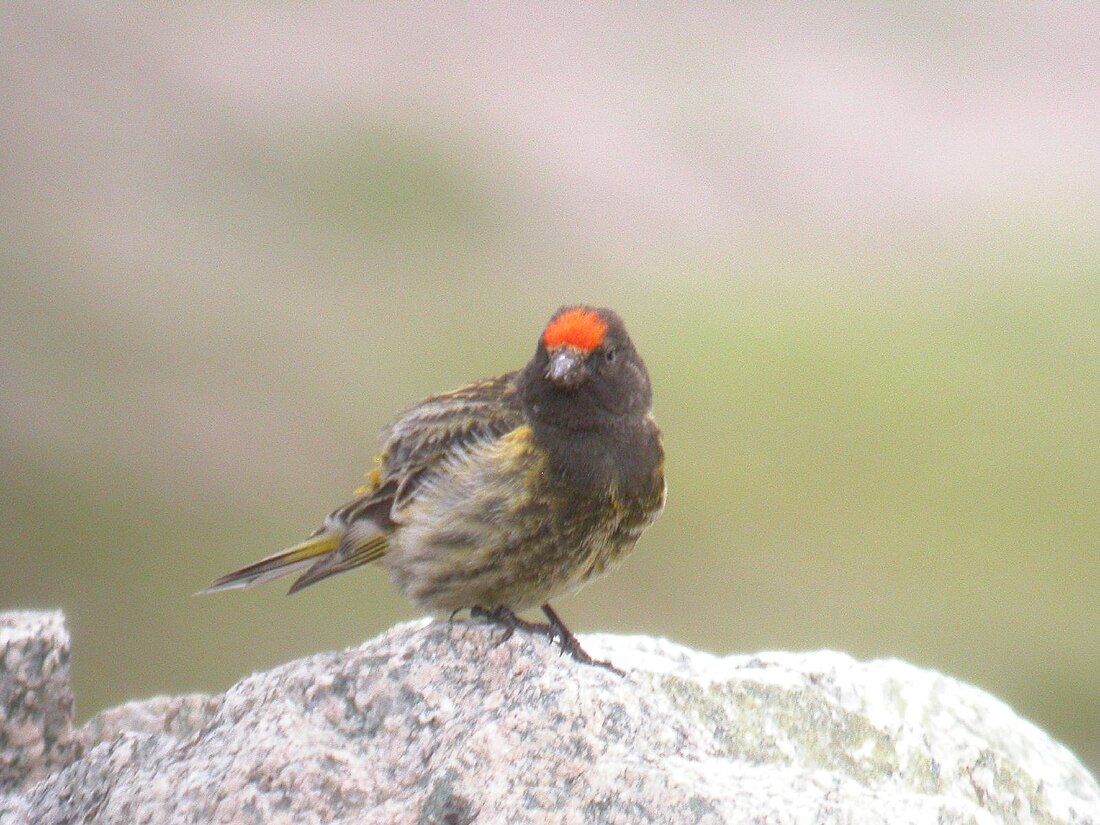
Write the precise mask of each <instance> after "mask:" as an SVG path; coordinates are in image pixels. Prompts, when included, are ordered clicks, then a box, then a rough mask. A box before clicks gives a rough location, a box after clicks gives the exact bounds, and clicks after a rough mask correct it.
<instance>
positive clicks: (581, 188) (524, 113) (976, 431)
mask: <svg viewBox="0 0 1100 825" xmlns="http://www.w3.org/2000/svg"><path fill="white" fill-rule="evenodd" d="M827 8H828V10H826V7H822V8H821V9H816V8H815V9H814V10H807V9H806V8H803V7H801V6H800V5H782V4H780V5H774V4H759V5H755V4H752V5H744V6H739V7H738V8H736V9H733V8H730V7H728V6H726V5H717V6H714V7H710V8H695V7H692V9H691V10H690V11H688V10H687V9H686V7H685V8H683V9H681V8H680V7H679V6H676V5H671V4H670V5H666V6H660V5H657V6H647V11H646V12H645V13H641V12H633V11H626V10H622V9H616V8H614V7H611V6H599V5H589V6H586V7H585V8H583V9H575V10H574V11H572V12H570V13H564V12H560V11H558V12H552V11H550V10H548V9H546V8H543V7H521V6H513V5H507V4H488V5H478V6H477V8H476V9H475V8H465V9H462V10H461V11H458V10H453V9H452V10H450V11H441V10H438V9H437V10H432V9H430V8H427V7H424V6H419V7H415V8H414V7H412V6H408V7H398V6H393V5H389V4H382V5H378V6H374V7H371V8H360V7H359V6H358V5H354V4H339V5H330V4H308V5H302V4H296V3H295V4H275V3H270V4H244V5H241V6H237V5H229V4H226V5H220V4H209V3H196V4H187V5H185V6H182V7H169V8H158V9H157V10H155V11H153V10H150V9H147V8H146V7H144V6H139V5H133V6H131V7H129V8H127V7H117V6H116V7H111V9H105V8H98V7H96V6H93V5H87V4H64V5H61V6H59V7H50V6H34V5H19V6H17V5H15V4H8V5H5V7H4V9H3V10H2V11H0V67H2V71H3V77H2V78H0V79H2V81H3V82H2V83H0V104H2V106H0V108H2V111H3V112H4V113H5V114H4V116H3V120H2V121H0V140H2V143H0V210H2V215H0V217H2V220H0V435H2V443H0V481H2V484H3V492H2V494H0V519H2V523H3V527H4V529H3V531H2V533H0V559H2V567H0V609H7V608H12V607H34V608H52V607H60V608H63V609H64V610H65V612H66V613H67V615H68V619H69V623H70V627H71V630H72V633H73V637H74V659H73V663H74V664H73V667H74V678H75V682H76V692H77V700H78V712H79V714H80V716H81V718H87V717H88V716H90V715H91V714H93V713H95V712H96V711H98V710H100V709H102V708H103V707H105V706H108V705H110V704H114V703H118V702H121V701H124V700H127V699H133V698H138V697H142V696H146V695H149V694H154V693H178V692H184V691H198V690H202V691H216V690H220V689H224V688H226V687H227V686H229V685H230V684H232V683H233V682H234V681H235V680H236V679H238V678H239V677H241V676H243V675H245V674H247V673H249V672H251V671H253V670H256V669H261V668H268V667H271V666H273V665H275V664H277V663H279V662H283V661H285V660H287V659H290V658H292V657H296V656H301V655H303V654H306V653H310V652H313V651H319V650H324V649H328V648H333V647H340V646H346V645H353V644H357V643H358V642H360V641H362V640H363V639H365V638H368V637H371V636H373V635H376V634H378V633H380V632H381V631H383V630H385V629H386V628H387V627H389V626H390V625H391V624H392V623H394V622H396V621H399V620H403V619H409V618H413V617H414V616H415V615H416V613H415V611H414V610H413V609H412V608H411V607H410V606H409V605H407V604H406V603H405V602H404V601H403V600H402V599H401V597H400V596H399V595H398V594H397V593H396V592H395V591H394V590H393V588H392V587H391V586H390V585H389V583H388V582H387V581H386V580H385V576H384V575H383V574H382V573H381V572H380V571H375V570H370V571H364V572H362V573H358V574H353V575H351V576H346V577H342V578H341V579H338V580H334V581H332V582H331V583H326V584H325V585H323V586H320V587H317V588H311V589H310V590H308V591H306V592H303V593H302V594H301V595H298V596H295V597H294V598H293V599H287V598H285V597H284V596H283V593H284V592H285V588H284V587H282V585H281V584H277V585H270V586H267V587H264V588H261V589H257V590H253V591H248V592H245V593H236V594H228V595H222V596H218V597H210V598H203V599H201V600H200V599H196V598H193V597H192V596H191V593H192V592H193V591H195V590H196V589H198V588H200V587H203V586H205V585H206V584H207V583H209V581H210V580H211V579H212V578H214V577H215V576H216V575H218V574H221V573H224V572H226V571H228V570H230V569H232V568H235V567H237V566H239V565H241V564H243V563H245V562H249V561H252V560H254V559H256V558H258V557H260V556H263V555H266V554H268V553H270V552H272V551H274V550H276V549H279V548H281V547H283V546H285V545H287V544H289V543H293V542H295V541H297V540H299V539H300V538H301V537H303V536H305V535H306V534H308V533H309V532H310V531H311V530H312V529H313V528H314V527H315V526H316V525H317V524H318V523H319V520H320V519H321V518H322V517H323V515H324V514H325V513H326V512H328V510H329V509H330V508H331V507H333V506H335V505H337V504H339V503H340V502H341V501H343V500H344V498H345V496H346V495H347V494H348V493H349V492H350V491H351V490H352V488H354V487H355V486H356V485H357V483H358V481H359V479H360V477H361V475H362V473H363V472H364V471H365V469H367V468H368V466H369V462H370V459H371V456H372V455H373V450H374V447H375V437H376V433H377V431H378V429H379V428H380V427H381V426H382V425H384V424H385V423H386V422H387V421H388V420H389V419H390V417H391V416H393V415H394V414H395V413H396V412H397V411H398V410H400V409H402V408H403V407H405V406H406V405H408V404H410V403H412V402H413V401H416V400H417V399H419V398H420V397H422V396H423V395H425V394H427V393H429V392H433V391H441V390H444V389H449V388H451V387H454V386H456V385H458V384H460V383H462V382H464V381H467V380H471V379H474V378H478V377H483V376H488V375H492V374H495V373H498V372H501V371H504V370H508V369H512V368H515V367H518V366H519V365H521V364H522V363H523V362H524V361H525V360H526V359H527V358H528V357H529V355H530V353H531V352H532V351H533V348H534V345H535V339H536V336H537V335H538V332H539V330H540V329H541V327H542V325H543V324H544V322H545V320H546V318H547V317H548V316H549V314H550V312H552V311H553V310H554V309H555V308H556V307H557V306H558V305H560V304H562V303H567V302H578V301H584V302H592V303H598V304H608V305H611V306H614V307H616V308H617V309H618V310H619V311H620V312H621V314H622V315H623V316H624V318H625V319H626V321H627V323H628V325H629V328H630V330H631V332H632V334H633V337H634V339H635V341H636V343H637V345H638V347H639V349H640V350H641V351H642V353H643V354H644V356H645V357H646V359H647V361H648V364H649V366H650V370H651V372H652V375H653V380H654V386H655V393H656V414H657V416H658V419H659V421H660V422H661V424H662V426H663V428H664V431H665V439H666V440H665V444H666V449H667V452H668V482H669V501H668V507H667V509H666V511H665V515H664V516H663V517H662V519H661V520H660V521H659V522H658V523H657V524H656V525H655V526H654V527H653V528H652V529H651V530H650V531H649V532H648V533H647V534H646V535H645V537H644V538H643V540H642V541H641V543H640V545H639V547H638V549H637V551H636V553H635V554H634V555H633V556H632V557H631V558H630V559H629V560H628V561H627V563H626V564H625V565H624V566H623V568H622V569H621V570H620V571H619V572H618V573H617V574H615V575H613V576H611V577H609V578H607V579H605V580H602V581H600V582H599V583H596V584H594V585H592V586H590V587H588V588H587V589H585V590H584V591H583V592H582V593H581V594H579V595H578V596H576V597H574V598H563V599H561V600H560V601H559V602H558V604H557V606H558V608H559V610H560V611H561V612H562V614H563V615H564V616H565V617H566V618H567V620H568V621H569V622H570V623H571V625H572V626H573V627H574V628H575V629H577V630H579V631H597V630H599V631H614V632H620V633H648V634H657V635H664V636H668V637H670V638H672V639H675V640H677V641H680V642H683V643H686V644H689V645H693V646H696V647H700V648H704V649H707V650H711V651H715V652H718V653H727V652H735V651H754V650H758V649H765V648H782V649H813V648H838V649H841V650H845V651H848V652H850V653H852V654H853V655H855V656H858V657H880V656H897V657H901V658H904V659H908V660H910V661H913V662H916V663H918V664H921V665H926V666H929V667H934V668H938V669H940V670H942V671H945V672H947V673H949V674H952V675H954V676H957V677H960V678H962V679H965V680H968V681H971V682H974V683H976V684H978V685H980V686H982V687H984V688H987V689H989V690H991V691H993V692H994V693H996V694H997V695H999V696H1001V697H1003V698H1004V699H1005V700H1006V701H1008V702H1009V703H1010V704H1012V705H1013V706H1014V707H1015V708H1017V709H1018V710H1019V711H1020V712H1021V713H1023V714H1024V715H1026V716H1028V717H1029V718H1031V719H1033V720H1034V721H1035V722H1037V723H1038V724H1039V725H1041V726H1042V727H1044V728H1046V729H1047V730H1049V731H1051V732H1052V733H1053V734H1054V735H1056V736H1057V737H1059V738H1060V739H1061V740H1063V741H1065V742H1066V743H1067V744H1069V745H1070V746H1071V747H1072V748H1073V749H1074V750H1075V751H1076V752H1077V753H1078V754H1079V755H1080V756H1081V757H1082V758H1083V759H1085V760H1086V762H1088V763H1089V764H1090V765H1091V766H1092V768H1093V769H1094V770H1095V769H1096V768H1097V767H1098V766H1100V704H1098V702H1097V700H1096V697H1097V696H1098V695H1100V655H1098V652H1097V641H1098V629H1100V598H1097V590H1098V586H1100V547H1098V543H1100V325H1098V323H1097V320H1098V318H1100V231H1098V230H1100V99H1098V95H1097V89H1100V59H1097V58H1098V56H1100V55H1098V52H1100V46H1098V45H1097V42H1096V39H1095V36H1094V33H1095V31H1097V30H1098V27H1100V12H1098V7H1097V6H1095V5H1093V4H1080V5H1079V6H1073V5H1067V6H1061V7H1059V10H1058V11H1051V10H1050V9H1049V8H1048V9H1047V10H1046V11H1043V10H1040V9H1035V10H1031V11H1023V10H1021V9H1020V8H1018V7H1017V8H1016V10H1015V11H1011V10H1009V9H1006V8H1004V7H1002V6H1001V5H1000V4H995V3H992V2H989V3H978V4H967V5H966V7H965V8H966V10H965V11H960V10H957V9H956V8H955V7H954V6H953V5H952V4H939V3H924V4H915V5H909V6H906V7H905V10H904V11H902V10H900V9H898V8H895V7H894V6H893V5H891V4H882V5H879V6H875V5H867V4H852V5H851V6H841V5H831V6H829V7H827Z"/></svg>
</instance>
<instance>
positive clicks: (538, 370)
mask: <svg viewBox="0 0 1100 825" xmlns="http://www.w3.org/2000/svg"><path fill="white" fill-rule="evenodd" d="M524 381H525V383H526V384H527V385H528V386H527V389H528V395H529V397H530V398H532V400H535V401H538V402H540V405H539V406H540V408H543V409H546V410H547V411H548V412H550V411H552V412H553V415H554V416H555V417H564V418H566V419H570V420H573V421H574V422H575V423H580V422H587V421H588V419H589V418H591V417H592V416H593V415H595V416H597V417H599V416H604V417H606V416H617V415H622V414H628V413H643V414H644V413H646V412H648V411H649V407H650V404H651V403H652V393H651V390H650V385H649V373H648V372H647V371H646V368H645V364H644V363H643V362H642V359H641V356H639V355H638V352H637V351H636V350H635V349H634V344H633V343H632V342H631V340H630V336H629V335H627V332H626V327H625V326H624V325H623V321H622V319H621V318H620V317H619V316H618V315H617V314H616V313H615V312H614V311H612V310H610V309H603V308H596V307H589V306H567V307H562V308H561V309H559V310H558V311H557V312H556V313H554V316H553V317H552V318H551V319H550V322H549V323H548V324H547V325H546V329H545V330H543V333H542V336H541V337H540V338H539V343H538V348H537V349H536V350H535V356H534V358H532V359H531V363H530V364H528V366H527V370H525V373H524ZM563 423H564V422H563Z"/></svg>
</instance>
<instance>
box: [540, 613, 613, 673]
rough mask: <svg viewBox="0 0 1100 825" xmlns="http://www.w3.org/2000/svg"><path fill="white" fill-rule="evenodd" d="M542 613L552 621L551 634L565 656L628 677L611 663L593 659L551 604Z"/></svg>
mask: <svg viewBox="0 0 1100 825" xmlns="http://www.w3.org/2000/svg"><path fill="white" fill-rule="evenodd" d="M542 612H543V613H545V614H546V618H547V619H549V620H550V625H549V627H550V632H551V634H552V635H553V636H555V637H557V640H558V645H559V647H560V648H561V652H562V653H563V654H565V653H568V654H569V655H570V656H572V657H573V660H574V661H577V662H580V663H581V664H582V665H594V666H596V667H602V668H605V669H607V670H610V671H611V672H612V673H617V674H618V675H619V676H626V674H625V673H623V672H622V671H621V670H619V669H618V668H617V667H615V666H614V665H613V664H611V662H605V661H603V660H601V659H593V658H592V657H591V656H589V655H588V653H587V652H586V651H585V649H584V648H583V647H581V643H580V642H579V641H578V640H577V637H576V636H574V635H573V631H571V630H570V629H569V628H568V627H566V626H565V622H563V621H562V620H561V617H560V616H559V615H558V614H557V612H556V611H555V610H554V608H552V607H551V606H550V605H549V604H544V605H543V606H542Z"/></svg>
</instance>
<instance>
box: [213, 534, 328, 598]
mask: <svg viewBox="0 0 1100 825" xmlns="http://www.w3.org/2000/svg"><path fill="white" fill-rule="evenodd" d="M341 538H343V531H342V530H340V531H332V532H329V531H323V532H319V533H318V534H317V535H315V536H311V537H310V538H308V539H306V540H305V541H303V542H302V543H301V544H296V545H294V546H293V547H288V548H287V549H286V550H281V551H279V552H278V553H275V554H273V555H270V556H268V557H267V558H264V559H260V560H259V561H256V562H253V563H252V564H249V565H246V566H244V567H242V568H241V569H240V570H234V571H233V572H232V573H226V574H225V575H224V576H222V577H220V578H218V579H215V580H214V583H213V584H211V585H210V586H209V587H207V588H206V589H205V590H200V591H199V592H198V593H196V594H195V595H196V596H205V595H206V594H208V593H218V592H220V591H222V590H239V589H243V588H245V587H252V586H253V585H256V584H262V583H263V582H269V581H273V580H275V579H281V578H282V577H283V576H289V575H291V574H292V573H297V572H298V571H299V570H302V569H303V568H306V567H311V566H312V565H314V564H316V562H317V560H318V559H319V557H320V559H323V558H324V557H327V556H330V555H331V554H332V553H333V552H334V551H335V550H336V548H337V547H339V546H340V540H341Z"/></svg>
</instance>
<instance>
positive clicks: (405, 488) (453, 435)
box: [378, 373, 523, 520]
mask: <svg viewBox="0 0 1100 825" xmlns="http://www.w3.org/2000/svg"><path fill="white" fill-rule="evenodd" d="M514 376H515V373H508V374H507V375H502V376H499V377H497V378H492V379H489V380H487V381H480V382H478V383H476V384H469V385H467V386H465V387H461V388H459V389H457V390H454V391H452V392H448V393H443V394H442V395H433V396H431V397H430V398H426V399H425V400H423V401H421V402H420V403H419V404H417V405H416V406H414V407H410V408H409V409H408V410H406V411H405V412H404V413H403V414H402V415H401V416H400V417H398V419H397V420H396V421H394V423H393V424H391V425H390V426H389V428H388V429H387V430H386V431H385V433H384V435H383V444H382V453H381V456H380V467H379V471H380V472H379V478H378V490H379V492H382V491H386V492H385V495H387V496H392V503H391V510H392V512H393V514H394V516H395V518H396V517H397V514H398V513H399V512H400V510H401V509H402V507H403V505H404V504H406V503H407V502H408V501H410V500H411V499H412V498H413V497H415V495H416V492H417V490H418V489H419V488H420V485H421V484H423V482H424V481H425V480H426V479H427V478H429V477H431V476H432V475H433V473H435V472H438V471H440V470H442V469H444V468H445V466H446V465H447V463H448V462H451V461H454V460H456V459H458V458H460V457H461V456H462V455H463V454H465V453H466V452H467V451H468V450H470V449H472V448H474V447H475V446H476V445H478V444H482V443H484V442H486V441H493V440H496V439H498V438H500V437H501V436H503V435H504V434H505V433H507V432H510V431H511V430H514V429H515V428H516V427H518V426H519V425H520V424H522V423H523V422H522V413H521V408H520V405H519V400H518V397H517V395H516V390H515V385H514V380H513V379H514ZM398 520H399V519H398Z"/></svg>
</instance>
